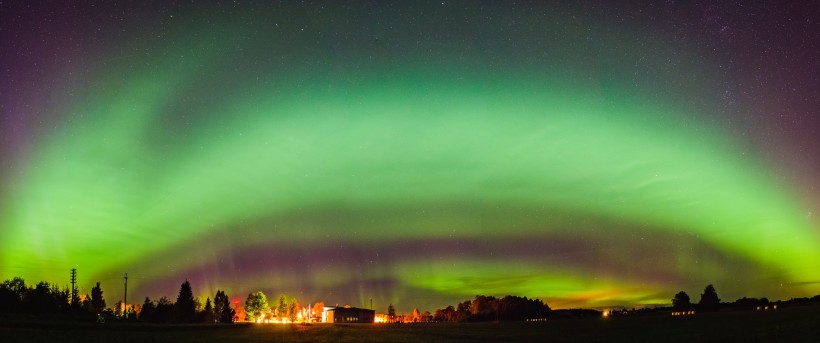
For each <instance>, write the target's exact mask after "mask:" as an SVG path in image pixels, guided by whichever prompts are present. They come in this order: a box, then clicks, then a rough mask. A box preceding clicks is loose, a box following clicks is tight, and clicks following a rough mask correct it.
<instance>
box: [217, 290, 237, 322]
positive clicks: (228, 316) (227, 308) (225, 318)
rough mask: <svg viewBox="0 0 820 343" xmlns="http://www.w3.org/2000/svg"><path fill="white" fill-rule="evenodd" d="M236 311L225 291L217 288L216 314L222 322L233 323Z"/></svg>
mask: <svg viewBox="0 0 820 343" xmlns="http://www.w3.org/2000/svg"><path fill="white" fill-rule="evenodd" d="M234 314H235V311H234V310H233V309H232V308H231V301H230V300H229V299H228V295H227V294H225V292H223V291H220V290H217V291H216V296H214V315H215V316H216V319H217V321H219V322H220V323H233V316H234Z"/></svg>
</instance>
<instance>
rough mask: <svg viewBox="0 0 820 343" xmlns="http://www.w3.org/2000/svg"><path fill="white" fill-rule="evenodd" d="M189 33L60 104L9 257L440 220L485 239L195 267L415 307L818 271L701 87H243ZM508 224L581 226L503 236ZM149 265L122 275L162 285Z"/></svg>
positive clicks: (96, 274) (103, 255) (166, 247)
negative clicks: (364, 263) (684, 92)
mask: <svg viewBox="0 0 820 343" xmlns="http://www.w3.org/2000/svg"><path fill="white" fill-rule="evenodd" d="M216 40H219V39H214V41H216ZM199 43H202V42H195V44H192V45H191V46H185V47H182V48H179V49H178V50H172V51H173V52H172V53H169V54H167V56H163V57H152V58H150V59H148V61H150V63H146V64H145V66H134V65H135V62H136V61H143V60H144V59H145V57H129V58H125V60H124V61H118V62H116V63H117V64H116V65H117V66H119V68H112V70H117V71H116V72H113V71H109V72H102V73H101V74H100V76H99V78H98V79H96V80H95V81H94V82H92V83H91V84H92V85H93V86H91V87H90V89H89V90H88V95H87V96H84V97H83V98H82V99H81V100H79V101H73V102H70V103H67V104H65V105H66V106H65V107H62V108H57V109H54V108H53V109H51V110H52V111H56V112H59V113H60V117H61V118H62V120H63V121H62V123H60V124H59V125H57V126H56V128H55V129H53V130H49V131H43V133H42V135H41V137H39V138H38V139H37V144H36V145H35V146H33V147H32V148H31V151H32V153H31V154H30V155H29V156H26V158H25V161H24V163H25V166H26V167H25V170H24V171H23V172H22V173H19V174H16V175H15V176H13V177H14V180H13V182H10V183H9V184H10V185H13V186H12V187H10V188H9V190H8V191H7V192H6V195H5V196H6V199H5V200H4V201H3V203H2V207H0V218H2V219H0V220H2V222H0V226H2V228H3V230H2V233H0V238H2V241H1V242H2V243H0V248H2V249H1V250H0V271H3V275H2V276H3V277H11V276H14V275H21V276H25V277H28V278H37V277H42V278H48V275H55V273H57V274H59V273H67V271H68V269H70V268H71V267H74V266H77V268H78V269H80V271H81V274H80V275H81V283H82V284H88V285H90V284H91V283H92V281H93V280H99V279H105V280H111V279H113V278H117V277H119V276H120V275H121V274H122V273H123V272H127V271H131V272H132V273H135V274H137V275H139V273H140V272H144V273H148V274H151V275H152V277H154V278H158V279H162V280H166V279H168V280H172V282H170V283H171V284H175V283H176V284H178V283H179V282H180V281H181V280H183V279H184V278H193V277H194V276H192V275H189V274H186V273H187V272H186V271H191V270H207V268H208V266H209V265H213V264H214V263H216V261H218V260H222V259H230V258H232V257H236V256H237V255H242V254H244V253H247V252H245V251H244V250H246V249H248V250H253V251H259V250H262V248H263V247H268V248H269V249H270V250H271V251H276V250H279V249H283V248H285V247H294V246H295V247H302V248H301V249H302V251H303V252H304V254H305V255H310V254H311V253H312V250H311V247H312V246H323V244H330V245H333V244H338V245H344V246H348V247H351V248H350V249H358V251H367V250H368V249H371V248H372V249H377V248H373V247H378V246H380V245H390V244H393V245H396V244H401V242H403V241H425V240H426V241H436V240H440V241H442V242H463V241H473V242H479V243H480V245H481V246H482V247H484V248H482V249H472V250H469V249H468V250H465V251H460V250H459V247H458V246H453V248H452V249H453V250H454V251H453V253H449V254H435V253H429V254H425V253H424V251H420V252H419V253H418V254H416V255H413V256H405V258H394V259H393V260H391V261H389V263H388V262H383V263H379V261H376V262H374V261H372V260H371V261H370V264H373V263H375V266H372V267H369V268H371V270H370V271H368V272H367V273H365V274H362V272H361V269H362V268H364V267H357V265H356V264H350V263H339V264H338V265H337V264H336V263H335V262H333V261H328V262H327V264H326V265H325V267H323V268H320V269H316V270H308V271H304V272H300V273H302V274H299V275H301V276H300V277H299V278H296V277H291V276H289V275H292V273H293V270H294V269H298V268H299V267H298V266H286V267H285V266H269V268H268V269H267V270H266V269H265V267H259V268H247V269H248V271H247V272H242V271H238V272H236V274H235V275H237V276H238V278H237V279H232V280H228V279H225V278H223V279H221V280H220V281H214V282H213V283H210V284H207V285H200V286H199V288H198V289H197V286H198V285H197V284H194V287H195V291H198V292H202V294H203V296H204V295H205V294H206V293H209V294H211V295H212V294H213V291H214V290H215V288H216V287H219V288H222V289H229V290H230V291H232V292H234V293H235V294H239V295H240V296H241V295H242V294H245V293H248V292H250V291H255V290H258V289H263V290H265V291H266V292H268V291H273V292H279V291H286V292H292V293H297V294H298V293H299V292H300V291H301V290H302V289H305V288H309V289H317V288H320V289H329V288H333V287H342V285H344V284H345V283H346V282H353V283H355V282H362V283H366V282H367V280H371V279H391V280H395V282H396V285H394V286H391V288H390V289H383V290H374V289H371V288H368V287H365V286H361V289H360V290H359V294H358V296H359V298H356V299H338V298H337V299H323V298H326V297H327V296H326V293H322V292H314V293H310V292H305V293H304V294H303V295H301V296H302V297H304V298H305V300H307V301H314V300H327V301H338V302H345V301H347V302H353V304H354V305H364V303H365V301H366V300H365V299H367V298H368V297H372V296H373V294H376V297H377V300H378V301H381V302H384V303H387V302H394V303H398V304H401V306H410V307H411V308H412V307H414V306H417V307H422V306H429V307H430V309H432V308H433V307H437V306H444V305H447V304H451V303H453V302H455V301H458V300H459V299H467V298H470V297H472V296H474V295H475V294H488V295H504V294H507V293H511V294H521V295H526V296H531V297H539V298H542V299H545V300H546V301H548V303H549V304H550V305H551V306H553V307H564V306H607V305H629V306H633V305H635V304H653V303H667V302H668V301H669V300H668V299H670V298H671V296H672V295H673V294H674V292H676V291H678V290H680V289H682V288H687V287H688V288H687V289H688V290H689V292H690V293H692V294H693V293H695V291H699V290H700V289H701V288H702V287H703V286H705V284H707V283H715V284H716V285H717V286H718V290H719V291H722V295H725V298H727V300H728V299H729V298H731V297H735V296H736V297H740V296H747V295H748V296H770V297H771V296H780V297H787V296H802V295H807V294H815V293H817V292H820V287H818V284H817V283H816V282H815V281H816V280H818V279H820V235H818V228H817V227H816V224H814V223H813V222H811V221H809V220H807V218H806V216H805V212H806V210H805V208H804V205H803V204H801V203H800V202H799V201H798V200H796V199H798V197H797V196H796V195H795V194H793V192H792V191H791V190H790V189H791V188H792V187H794V186H793V185H788V184H784V183H782V182H780V181H778V180H777V179H776V178H775V177H774V176H773V175H772V173H771V172H770V171H769V169H768V167H767V165H766V163H765V162H764V161H762V160H761V159H759V158H757V157H755V156H752V155H750V154H748V153H746V152H745V150H744V149H743V148H742V143H741V142H740V141H738V140H737V139H736V138H734V136H733V134H732V133H731V131H730V130H729V129H727V128H725V127H722V126H721V125H719V124H712V125H707V124H703V121H698V120H697V119H692V118H701V117H702V116H704V115H703V114H692V113H689V112H690V111H693V110H692V109H686V108H682V107H681V106H679V104H676V103H674V102H672V101H670V102H668V103H663V102H659V101H657V99H655V98H652V99H653V100H651V101H645V100H644V99H642V97H644V96H645V97H646V98H650V96H649V95H648V94H649V92H646V93H645V94H635V93H634V92H632V93H630V92H629V91H627V90H620V89H618V87H615V86H613V87H590V86H589V85H587V84H585V83H583V82H581V81H577V78H576V77H573V76H572V72H570V71H566V70H561V69H560V68H557V67H555V66H550V67H547V68H543V69H540V70H537V71H532V70H525V69H526V68H521V69H522V70H515V69H516V68H508V69H510V70H502V71H484V70H482V69H481V68H474V67H473V66H474V65H475V64H470V67H463V68H459V67H457V66H453V65H449V64H445V63H439V64H426V65H425V64H420V63H417V64H414V63H398V64H396V63H392V64H383V65H377V66H376V67H370V68H369V69H364V70H342V71H340V70H338V69H334V68H333V67H332V66H312V67H310V68H308V67H300V68H296V69H295V70H292V71H286V70H284V69H282V68H279V69H275V68H270V70H269V71H259V72H258V74H259V75H261V77H262V79H263V81H260V82H256V80H258V79H255V80H254V79H252V78H247V82H248V84H246V85H242V86H241V87H237V84H238V83H237V82H238V81H237V82H233V81H230V80H229V81H225V82H224V84H220V80H222V79H223V78H226V79H230V78H231V77H235V78H236V80H244V79H243V78H245V77H246V76H247V75H246V74H242V73H240V74H241V75H239V76H232V71H231V70H230V66H231V65H232V62H230V61H226V59H223V58H221V57H220V52H223V53H224V51H226V50H227V49H229V48H228V47H225V48H214V46H217V47H218V46H220V45H221V44H223V43H213V42H212V41H210V43H207V44H206V43H202V44H200V45H196V44H199ZM223 49H224V50H223ZM177 52H178V53H177ZM183 52H188V53H187V54H185V53H183ZM183 55H185V56H183ZM240 63H241V61H240ZM136 64H139V62H136ZM149 64H150V66H147V65H149ZM203 70H209V72H207V73H205V72H203ZM212 70H219V71H213V72H212ZM249 75H250V74H249ZM264 79H269V81H270V82H264ZM236 80H234V81H236ZM202 85H209V86H207V87H204V86H202ZM701 110H702V109H695V111H701ZM695 122H697V124H694V123H695ZM226 237H228V238H227V239H225V238H226ZM504 240H509V241H510V242H512V243H510V244H511V245H515V244H516V242H520V241H526V240H532V241H534V242H536V244H537V243H538V242H544V244H545V246H548V244H547V243H549V242H562V241H567V240H569V241H572V242H575V243H578V244H580V246H581V247H582V249H580V250H577V251H574V252H572V253H567V252H565V251H563V252H560V254H564V255H561V256H557V257H555V256H553V257H555V258H541V257H544V256H547V257H549V256H551V255H550V251H545V252H542V255H540V256H541V257H538V258H526V257H523V256H522V255H515V254H512V255H511V254H506V253H504V254H502V253H500V252H499V253H498V254H494V252H495V250H494V249H493V242H495V241H504ZM579 242H585V243H579ZM479 243H477V244H479ZM453 244H455V243H453ZM251 248H252V249H251ZM254 249H255V250H254ZM641 249H649V250H651V252H652V253H651V254H649V255H644V254H641V253H639V252H637V251H636V250H641ZM715 252H719V254H718V255H719V256H718V255H716V253H715ZM556 254H559V252H556ZM566 254H570V255H566ZM573 254H576V255H573ZM653 256H654V257H653ZM305 258H308V257H305ZM578 260H583V261H587V262H588V263H577V261H578ZM573 261H575V262H573ZM603 261H606V262H605V263H604V262H603ZM596 263H600V264H606V266H602V267H601V268H596V267H594V265H595V264H596ZM738 263H739V264H740V265H742V266H743V268H748V269H747V270H740V271H738V270H736V268H738V267H737V266H738ZM314 265H315V264H314ZM241 267H245V266H244V265H243V266H238V267H237V268H241ZM661 270H666V271H668V272H669V273H670V275H672V277H670V278H666V279H664V278H658V277H656V276H657V275H658V273H660V271H661ZM59 275H62V274H59ZM363 275H364V276H363ZM625 276H626V277H625ZM206 277H207V275H206ZM214 277H215V276H214ZM27 280H28V279H27ZM32 281H33V280H32ZM111 282H112V283H113V282H114V281H111ZM117 282H118V281H117ZM143 284H144V285H140V282H139V280H137V281H135V286H134V287H135V291H134V292H135V293H136V294H135V297H134V299H141V297H144V296H145V295H151V296H156V295H157V293H160V292H164V293H165V294H172V293H173V292H175V289H173V288H170V289H158V288H157V287H153V288H152V287H151V286H150V285H149V284H150V282H148V281H146V282H143ZM89 287H90V286H89ZM760 291H764V292H771V294H758V293H756V292H760ZM111 292H112V293H111V294H114V293H117V292H119V291H115V290H114V289H112V290H111ZM414 292H417V293H414ZM420 294H425V295H424V296H426V297H428V298H423V297H422V296H421V295H420ZM269 295H270V294H269ZM357 302H358V303H357ZM416 304H418V305H416Z"/></svg>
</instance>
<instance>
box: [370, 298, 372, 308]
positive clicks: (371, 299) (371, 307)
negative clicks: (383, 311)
mask: <svg viewBox="0 0 820 343" xmlns="http://www.w3.org/2000/svg"><path fill="white" fill-rule="evenodd" d="M370 309H371V310H372V309H373V298H370Z"/></svg>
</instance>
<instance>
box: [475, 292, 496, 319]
mask: <svg viewBox="0 0 820 343" xmlns="http://www.w3.org/2000/svg"><path fill="white" fill-rule="evenodd" d="M496 305H497V299H496V298H495V297H493V296H489V297H488V296H483V295H476V296H475V298H474V299H473V301H472V303H471V304H470V318H471V319H472V320H475V321H487V320H494V319H496V315H497V312H496Z"/></svg>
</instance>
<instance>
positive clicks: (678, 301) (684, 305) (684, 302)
mask: <svg viewBox="0 0 820 343" xmlns="http://www.w3.org/2000/svg"><path fill="white" fill-rule="evenodd" d="M690 306H691V302H690V300H689V294H686V292H684V291H680V292H678V294H675V297H674V298H672V308H673V309H675V310H677V311H685V310H688V309H689V307H690Z"/></svg>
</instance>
